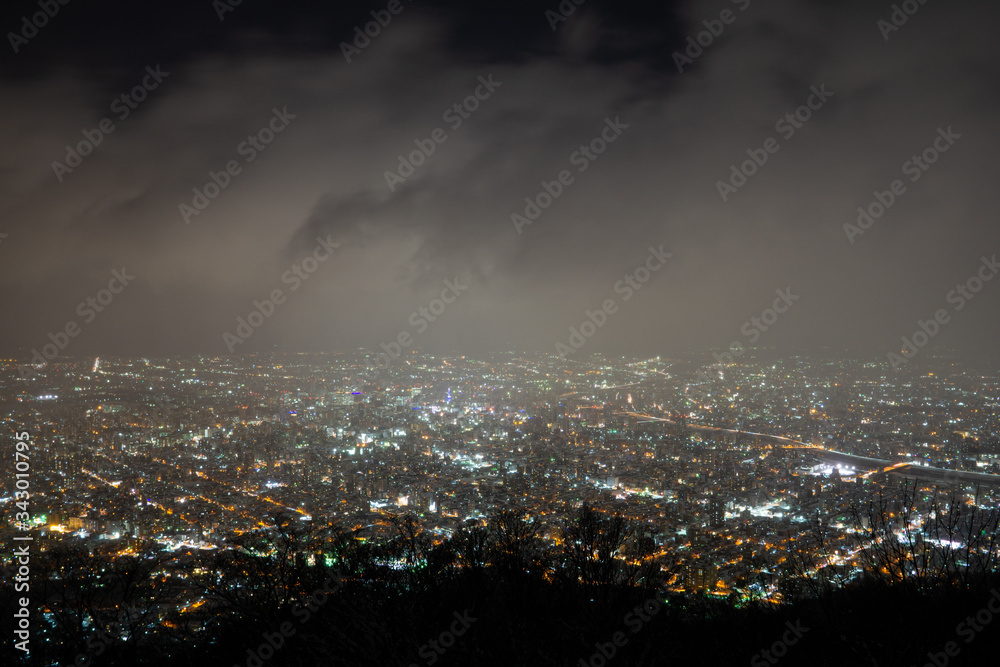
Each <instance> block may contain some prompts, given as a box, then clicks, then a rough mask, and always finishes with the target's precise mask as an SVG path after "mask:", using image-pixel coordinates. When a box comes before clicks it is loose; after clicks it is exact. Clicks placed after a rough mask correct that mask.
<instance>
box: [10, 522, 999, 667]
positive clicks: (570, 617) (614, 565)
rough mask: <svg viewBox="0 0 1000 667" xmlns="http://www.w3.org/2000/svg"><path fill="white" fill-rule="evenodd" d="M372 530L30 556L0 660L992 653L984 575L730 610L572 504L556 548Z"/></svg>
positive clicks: (272, 661)
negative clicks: (675, 589)
mask: <svg viewBox="0 0 1000 667" xmlns="http://www.w3.org/2000/svg"><path fill="white" fill-rule="evenodd" d="M386 522H387V525H386V527H387V528H388V529H389V533H388V534H389V535H390V537H389V538H387V539H383V540H379V541H375V540H362V539H359V535H358V533H356V532H352V531H350V530H345V529H342V528H340V527H338V526H335V525H328V526H322V527H310V528H308V529H303V528H301V527H299V525H298V524H300V523H301V522H293V521H291V520H288V519H287V518H278V520H277V521H276V527H275V528H273V529H270V530H266V531H260V532H254V533H245V534H243V535H238V536H233V537H232V538H231V545H232V547H233V548H230V549H225V550H219V551H217V552H211V553H210V555H199V554H192V553H185V554H179V553H174V554H167V553H162V552H154V551H147V552H143V553H140V554H138V555H134V556H132V555H128V556H122V555H110V554H101V553H90V552H87V551H84V550H82V549H80V548H73V547H63V548H57V549H51V550H48V551H46V552H45V553H44V554H40V555H39V558H38V559H37V560H36V561H35V562H33V564H32V567H33V571H32V590H31V597H32V600H33V602H34V603H35V605H36V607H35V608H36V614H35V616H34V617H33V619H32V641H31V647H32V651H31V655H30V657H29V658H28V659H25V658H24V656H23V655H22V654H19V653H18V652H17V651H15V650H14V648H13V640H12V637H13V626H12V614H13V611H14V609H15V604H14V595H15V593H14V592H13V588H12V586H10V585H6V586H5V587H4V588H3V589H2V590H0V596H2V597H0V612H2V614H3V619H2V626H3V632H4V639H5V643H4V648H3V652H2V655H0V662H2V664H4V665H8V664H11V665H13V664H18V663H20V664H27V665H46V666H49V665H73V664H76V665H80V666H81V667H82V666H83V665H108V666H109V667H110V666H118V665H122V666H129V667H132V666H146V665H149V666H154V665H171V666H173V667H176V666H178V665H182V666H201V665H213V666H215V665H220V666H229V665H240V666H248V667H262V666H264V665H267V666H274V667H278V666H283V665H289V666H291V665H294V666H305V665H352V666H354V665H357V666H367V665H371V666H373V667H374V666H378V667H396V666H402V667H406V666H409V665H439V666H442V667H445V666H449V665H505V666H508V665H509V666H516V665H525V666H531V667H536V666H539V667H540V666H548V665H552V666H555V665H567V666H570V665H573V666H576V665H593V666H595V667H596V666H600V665H623V666H624V665H679V664H684V665H727V666H728V665H751V666H752V667H758V666H763V665H772V664H781V665H837V666H844V665H852V666H853V665H880V666H882V665H924V664H930V665H936V667H942V666H943V665H946V664H947V665H973V664H975V665H986V664H995V657H996V650H997V646H998V645H1000V643H998V639H1000V617H998V618H996V620H994V617H995V616H997V614H995V613H994V612H993V611H991V609H990V606H991V604H992V608H993V609H996V610H998V611H1000V578H998V577H996V574H995V572H993V571H990V570H985V569H984V570H980V571H978V572H975V573H974V574H975V576H966V577H965V578H964V579H962V580H961V581H955V580H953V578H950V577H947V578H945V579H942V578H940V577H939V578H937V579H934V580H928V579H925V580H923V581H921V582H919V583H920V585H913V581H914V580H913V579H912V578H910V579H908V580H903V581H896V580H895V579H894V577H893V576H891V574H892V573H891V572H890V571H889V570H888V569H887V570H886V572H887V573H889V574H890V576H879V564H878V563H877V562H875V561H873V564H872V572H871V575H872V576H870V577H868V578H866V579H865V580H863V581H858V582H854V583H851V584H849V585H846V586H843V587H837V588H834V587H824V588H808V587H807V588H805V589H803V591H805V592H800V593H799V594H798V595H797V596H796V597H795V598H794V599H792V600H791V601H790V602H789V603H786V604H781V605H776V604H773V603H771V602H767V601H756V602H750V603H747V602H738V601H737V600H736V599H735V596H733V597H732V598H730V599H715V598H708V597H704V596H697V595H676V594H669V595H668V594H664V593H662V592H660V591H663V590H665V588H664V584H665V582H666V581H667V580H669V578H670V576H671V575H672V573H673V570H672V568H673V567H674V566H675V563H674V561H672V560H671V558H670V557H669V556H668V555H666V554H665V553H664V552H663V551H662V550H659V551H658V550H657V549H656V546H655V545H654V544H653V542H652V540H651V539H649V536H648V535H645V534H643V532H642V531H641V530H639V529H638V528H637V527H636V526H635V525H633V524H631V523H629V522H628V521H625V520H623V519H622V518H621V517H616V516H613V515H603V514H601V513H598V512H593V511H592V510H590V509H589V508H587V507H584V508H582V509H581V510H580V511H579V512H578V513H577V514H576V515H575V516H574V517H573V518H572V519H571V520H570V521H568V522H566V523H565V524H563V525H561V526H560V527H559V529H558V531H557V532H555V533H551V534H550V536H552V537H555V538H556V539H555V542H556V543H557V544H558V545H559V547H558V548H556V549H552V548H544V547H543V544H545V543H549V544H551V542H547V541H544V540H542V539H541V535H542V531H544V530H548V528H547V527H545V526H543V525H541V524H540V523H538V522H537V521H536V520H534V519H531V518H528V517H526V516H525V515H524V514H523V513H520V512H516V511H508V512H501V513H499V514H497V515H496V516H494V517H492V519H491V520H490V521H489V522H486V524H485V525H482V524H470V525H468V526H466V527H465V528H463V529H462V530H460V531H457V532H456V533H455V534H454V535H453V536H452V537H451V538H450V539H448V540H445V541H443V542H439V543H437V544H434V542H433V541H432V540H431V539H430V537H429V536H428V535H426V534H425V533H424V532H423V531H422V530H421V528H420V525H419V522H417V521H416V520H415V519H413V518H412V517H387V519H386ZM966 573H967V574H968V572H966ZM883 574H884V573H883ZM945 574H946V575H947V573H945ZM7 581H8V582H9V581H10V578H9V577H8V578H7ZM991 601H992V602H991ZM970 617H971V620H970ZM432 642H433V643H432ZM949 642H952V644H951V645H949ZM272 646H276V648H272ZM949 650H950V652H951V655H949ZM764 651H767V653H764ZM605 656H609V657H605Z"/></svg>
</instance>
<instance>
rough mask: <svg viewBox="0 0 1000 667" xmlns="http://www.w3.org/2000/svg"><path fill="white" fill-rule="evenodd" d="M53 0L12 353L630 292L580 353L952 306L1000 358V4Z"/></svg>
mask: <svg viewBox="0 0 1000 667" xmlns="http://www.w3.org/2000/svg"><path fill="white" fill-rule="evenodd" d="M41 4H42V5H49V4H51V5H52V7H55V9H52V7H50V12H51V13H54V16H52V17H44V19H45V20H41V15H40V18H38V19H37V21H38V22H39V23H44V24H45V25H42V27H40V28H37V30H36V29H35V27H34V26H30V27H25V23H24V19H23V18H22V17H25V16H27V17H29V18H28V19H27V20H28V21H29V23H30V21H31V17H32V16H33V15H35V14H37V13H38V12H40V11H42V10H41V9H39V3H38V2H37V0H35V1H33V2H29V1H23V0H12V1H11V2H8V3H6V6H5V7H4V10H3V17H2V26H3V30H4V33H5V40H4V42H5V43H4V46H3V48H4V49H6V53H5V55H3V56H2V58H0V90H2V93H0V94H2V99H3V101H4V104H3V106H2V108H0V128H2V136H3V140H4V146H3V150H2V152H0V174H2V178H0V233H2V234H4V235H5V236H4V237H2V239H0V281H2V294H3V297H2V304H3V317H4V325H3V328H2V333H0V351H3V352H4V353H6V354H9V355H18V356H19V357H20V358H27V357H29V356H30V355H31V351H32V350H33V349H37V350H41V349H42V348H43V346H45V345H46V344H49V343H51V342H52V340H51V338H50V334H53V336H52V338H55V339H57V340H58V339H60V336H59V334H58V332H63V331H66V330H67V327H69V330H70V331H73V332H76V335H72V336H68V335H67V336H66V338H65V342H66V345H65V349H64V350H62V351H61V353H62V354H64V355H67V356H71V357H72V356H84V355H94V354H101V355H113V354H114V355H118V354H120V355H161V354H191V353H198V354H208V355H219V354H228V353H229V351H230V349H232V350H233V351H235V352H236V353H249V352H259V351H266V350H272V349H281V350H293V351H294V350H338V349H348V348H356V347H361V348H365V349H370V350H372V351H378V350H380V349H381V347H380V346H381V345H382V344H383V343H386V344H388V343H389V342H390V341H393V340H396V339H397V338H398V337H399V336H400V335H403V336H404V338H405V337H406V336H409V337H411V338H412V341H413V345H414V346H416V347H417V348H420V349H425V350H430V351H458V352H463V353H472V354H480V353H486V352H489V351H493V350H502V349H510V348H517V349H524V350H534V351H540V352H552V353H555V352H556V351H557V348H556V344H557V343H560V342H562V343H565V344H569V340H570V327H577V328H579V327H580V325H581V324H582V323H583V322H585V321H587V320H588V316H587V314H586V311H588V310H590V311H591V313H594V312H595V311H596V310H597V309H599V308H602V307H603V305H604V304H605V303H606V302H612V303H613V306H614V308H613V309H612V310H613V312H611V313H610V314H606V321H604V320H602V315H601V314H600V313H598V314H597V316H596V318H595V319H597V320H600V321H601V323H602V324H603V326H601V327H599V328H598V327H596V326H595V327H594V329H596V333H595V334H594V335H593V336H592V337H590V338H587V339H586V342H585V345H583V346H582V347H581V348H580V350H579V351H576V352H573V354H581V355H582V354H588V353H590V352H604V353H608V354H626V355H674V354H680V353H684V352H688V351H692V350H698V349H705V348H708V347H713V346H720V347H727V346H729V345H730V343H732V342H734V341H740V342H741V343H743V344H745V345H748V346H749V345H755V346H762V347H767V348H774V349H775V350H776V351H778V352H779V353H786V352H792V351H798V350H803V349H805V350H819V349H820V348H822V347H824V346H836V347H844V348H848V349H850V350H852V351H853V352H856V353H858V354H862V355H872V356H874V355H881V356H882V358H883V359H884V358H885V354H886V352H887V351H888V350H889V349H890V348H898V347H899V346H900V338H901V337H902V336H912V335H913V334H914V332H915V331H919V324H918V320H924V321H925V323H926V321H927V320H933V319H934V318H935V315H936V314H938V315H939V318H940V321H941V322H942V323H940V324H939V326H938V329H937V330H936V333H935V335H934V336H933V337H931V338H930V340H929V342H928V343H927V347H926V349H927V350H935V351H944V350H946V349H948V348H957V349H959V350H960V351H962V352H963V353H965V354H966V355H967V356H968V357H969V358H971V359H985V358H991V359H994V358H996V357H997V356H998V355H997V345H996V341H997V331H998V325H1000V308H998V304H1000V280H996V281H993V280H986V281H985V282H984V283H982V284H981V285H980V284H979V283H978V280H982V279H985V278H986V277H987V276H988V277H989V278H992V277H993V273H995V272H996V271H997V270H1000V267H993V266H992V264H991V263H990V262H989V261H987V262H986V264H985V265H984V263H983V258H984V257H985V258H986V260H990V259H991V258H993V257H994V256H995V254H997V253H1000V232H998V231H997V230H998V224H997V222H998V218H997V211H998V209H1000V187H997V178H998V168H997V167H998V163H1000V158H998V155H1000V152H998V149H1000V125H998V116H997V110H998V101H1000V100H998V95H1000V87H998V85H997V83H998V82H1000V45H998V44H1000V42H998V40H997V28H996V26H997V25H998V24H1000V7H998V5H997V3H995V2H971V1H968V2H963V1H958V2H951V1H949V2H945V1H944V0H927V1H926V2H925V3H924V4H920V3H919V2H917V0H910V1H909V2H906V3H901V4H898V5H897V7H899V9H897V10H895V11H896V13H895V23H893V15H894V9H893V6H892V3H889V2H871V1H864V2H861V1H856V2H818V1H802V0H797V1H791V0H778V1H769V2H764V0H737V1H732V0H714V1H712V2H621V1H614V2H612V1H607V2H602V1H599V0H586V2H584V3H583V4H582V5H579V6H577V5H575V4H574V3H573V2H570V1H569V0H567V2H564V3H562V7H563V8H564V9H568V8H573V10H574V11H573V12H572V14H568V15H567V16H565V17H564V16H561V15H560V14H559V11H560V9H559V8H560V3H559V2H558V1H557V0H550V1H549V2H541V3H534V2H530V3H529V2H516V1H515V2H507V3H470V2H433V1H431V0H416V1H414V2H410V1H409V0H400V1H399V3H398V4H397V3H395V2H393V3H389V2H388V1H386V2H372V3H332V2H322V3H321V2H315V3H313V2H296V3H267V2H263V1H262V0H243V2H242V3H241V4H239V5H237V6H235V7H230V6H229V5H228V4H227V3H225V0H220V2H216V3H213V2H211V1H210V0H201V1H199V2H188V3H177V2H159V1H152V2H141V3H124V2H85V1H84V0H70V1H69V2H68V3H67V4H65V5H62V4H59V3H58V2H57V0H43V1H42V3H41ZM903 5H905V8H906V9H909V10H910V11H911V14H907V13H906V12H905V11H904V7H903ZM223 7H224V8H225V9H224V10H223V9H221V8H223ZM390 7H391V8H394V9H395V10H396V11H397V13H395V14H393V13H392V12H390V11H389V9H388V8H390ZM372 11H374V12H376V17H375V18H373V16H372V14H371V12H372ZM546 12H549V13H548V14H547V13H546ZM220 16H221V18H220ZM378 18H381V19H382V21H383V22H384V23H386V25H384V26H381V25H377V26H376V24H374V23H372V25H371V26H369V30H370V32H372V33H377V34H376V36H374V37H365V38H364V39H362V38H361V37H359V36H358V31H361V32H362V33H363V31H364V29H365V26H366V24H368V23H371V22H373V21H376V20H377V19H378ZM724 19H725V21H724ZM904 19H905V20H904ZM706 21H707V22H708V23H707V25H706V23H705V22H706ZM880 22H881V23H880ZM376 27H377V29H376ZM356 29H357V30H356ZM713 30H714V31H715V32H718V33H719V34H718V35H714V34H712V31H713ZM36 33H37V34H36ZM32 35H33V36H32ZM689 38H691V39H690V40H689ZM366 40H367V41H366ZM692 40H693V41H692ZM699 40H701V42H702V44H700V45H699V44H698V41H699ZM359 44H360V45H361V46H360V47H359V46H358V45H359ZM692 44H694V45H693V46H692ZM345 45H348V46H345ZM679 70H683V71H679ZM151 72H153V73H156V74H152V73H151ZM484 81H485V82H487V83H488V85H486V84H484V83H483V82H484ZM137 86H138V87H139V90H138V91H137V93H136V94H135V95H133V89H136V87H137ZM477 93H478V95H479V97H478V98H477V97H476V95H477ZM123 95H125V96H128V97H127V98H123V97H122V96H123ZM138 98H144V99H142V100H141V101H138ZM810 104H811V105H812V108H810ZM455 105H458V107H459V108H458V110H456V109H455ZM133 107H134V108H133ZM788 114H791V116H788ZM796 114H798V117H796ZM102 123H103V127H104V128H109V127H112V126H113V131H111V132H107V133H105V132H104V131H102V130H101V129H100V128H101V127H102ZM279 129H280V131H278V130H279ZM88 136H90V137H94V138H98V139H99V142H97V143H98V145H97V146H96V147H95V148H94V149H93V151H92V152H90V151H89V144H88V142H89V141H90V140H89V139H87V137H88ZM435 136H436V137H437V139H438V140H437V141H435V139H434V138H433V137H435ZM251 137H252V141H250V140H249V139H248V138H251ZM602 137H603V138H602ZM441 139H443V141H441ZM267 141H270V143H266V142H267ZM935 142H937V143H936V144H935ZM81 143H82V144H83V146H82V150H81V151H79V152H81V153H82V152H89V153H90V154H89V155H86V156H80V157H79V159H77V158H76V157H74V156H72V155H71V156H67V146H69V147H71V149H72V150H74V151H76V149H77V147H79V146H80V145H81ZM255 144H256V145H257V146H259V148H258V147H255ZM935 145H936V148H935ZM420 146H423V147H425V148H424V149H421V148H419V147H420ZM428 146H430V147H432V148H433V152H431V151H430V150H427V149H426V147H428ZM421 150H423V152H426V153H430V154H429V155H424V154H423V153H418V154H417V156H416V158H415V159H414V160H413V162H419V163H420V164H419V166H414V167H413V170H412V173H410V171H409V167H407V166H404V167H403V168H402V171H400V156H401V155H402V156H404V158H406V160H407V161H410V158H409V156H410V155H411V154H412V153H414V151H421ZM748 151H749V152H748ZM925 151H926V152H925ZM914 156H916V157H917V158H918V162H914V161H913V158H914ZM754 157H756V158H757V163H753V162H752V160H753V159H754ZM251 158H252V159H251ZM925 159H926V160H928V161H927V162H925ZM748 160H750V161H751V162H749V163H747V161H748ZM930 161H933V163H932V164H931V163H929V162H930ZM53 163H59V164H55V165H54V164H53ZM744 163H747V164H744ZM73 164H75V165H76V166H71V165H73ZM734 165H735V167H734ZM227 167H229V168H231V170H232V173H226V170H227ZM734 168H735V170H736V172H738V175H734V173H733V169H734ZM741 170H742V173H739V172H741ZM387 172H395V176H392V175H389V176H387ZM212 173H214V174H215V176H216V181H217V182H222V183H225V187H219V188H214V186H209V187H207V188H206V185H207V184H211V183H212V177H211V174H212ZM401 173H402V174H403V175H404V176H405V178H404V177H403V176H400V174H401ZM745 173H750V174H751V175H749V176H745ZM407 174H409V175H407ZM560 176H561V177H562V178H563V179H564V181H563V183H560V182H559V180H560ZM543 181H544V182H545V183H547V184H548V185H547V189H548V193H547V192H546V186H543ZM894 181H898V183H896V184H895V189H896V193H893V192H892V190H893V187H894V186H893V183H894ZM737 186H738V187H737ZM195 190H198V191H199V192H201V193H206V190H207V191H208V193H210V194H215V195H216V196H215V197H213V198H211V199H208V198H207V197H206V199H205V200H201V199H200V197H201V195H196V193H195ZM876 191H877V192H878V193H881V194H879V195H876ZM540 193H544V194H543V195H542V196H540ZM549 193H556V194H557V196H554V197H553V196H551V194H549ZM526 198H529V199H531V200H534V201H536V202H537V203H539V204H546V206H545V208H544V209H541V208H540V209H539V210H538V211H537V212H536V211H534V209H533V208H531V207H530V206H529V204H528V203H527V202H526V201H525V199H526ZM878 198H881V199H882V200H883V203H885V202H888V201H889V200H890V199H892V200H893V201H892V203H891V205H888V206H886V207H885V211H884V213H883V214H882V215H881V216H880V217H878V218H877V219H873V220H872V221H871V224H868V225H867V229H862V228H861V227H856V225H857V221H858V218H859V212H858V207H859V206H860V207H864V208H865V209H871V210H873V211H875V212H877V211H878V209H879V208H880V207H881V206H882V204H879V205H878V206H874V207H873V203H877V202H878ZM201 204H206V205H205V206H204V207H203V210H198V208H197V206H200V205H201ZM182 205H184V206H183V207H182ZM188 207H190V208H188ZM526 209H527V210H526ZM192 210H193V211H194V212H192ZM185 211H186V212H185ZM535 213H538V215H535ZM515 214H516V216H520V217H514V218H513V219H512V216H515ZM532 216H533V217H535V219H534V220H528V218H529V217H532ZM519 221H520V222H519ZM845 225H848V227H846V228H845ZM852 225H854V226H855V227H852ZM318 239H322V240H323V241H324V242H325V243H326V245H327V246H331V244H336V245H337V246H338V247H337V248H336V249H335V250H333V251H332V252H331V251H328V250H326V249H325V248H324V247H323V245H321V244H319V241H318ZM651 247H652V248H653V250H655V251H657V252H658V253H660V254H661V256H662V255H665V254H669V255H670V256H669V258H666V259H659V260H655V261H652V260H651V251H650V248H651ZM661 248H662V249H661ZM303 262H305V263H304V264H303ZM647 262H648V263H647ZM653 266H655V267H656V268H655V269H654V270H651V271H650V270H649V268H641V267H650V268H651V267H653ZM293 267H299V271H300V272H301V276H299V275H296V273H295V269H294V268H293ZM303 267H304V268H303ZM123 268H124V269H125V274H126V275H125V279H124V281H122V280H120V279H114V280H113V276H114V274H113V272H114V271H119V272H121V271H122V269H123ZM305 269H313V271H312V272H311V273H310V272H308V271H306V270H305ZM637 270H638V271H637ZM977 274H978V275H979V276H980V278H978V279H976V278H975V277H976V276H977ZM627 275H628V276H633V278H632V280H634V281H636V284H637V285H639V288H638V289H632V288H630V287H628V286H627V283H625V282H619V281H623V280H624V279H625V277H626V276H627ZM129 276H134V278H131V277H129ZM641 278H648V281H647V282H645V283H641V282H640V281H639V279H641ZM970 279H973V280H972V284H971V285H969V287H968V288H967V287H965V286H966V285H967V281H969V280H970ZM109 281H110V282H111V286H112V288H113V290H118V293H113V291H108V292H104V293H103V295H102V293H101V290H103V289H106V288H108V286H109ZM123 282H124V283H127V284H125V286H124V288H122V283H123ZM449 285H451V286H453V287H454V286H458V288H459V289H457V290H455V289H453V287H449ZM959 285H962V286H963V287H962V289H963V290H964V289H974V288H976V287H979V286H981V290H980V291H979V292H977V293H975V294H973V293H972V292H971V291H970V292H969V298H966V297H965V296H962V295H961V293H960V292H959V291H955V292H953V291H952V290H956V289H957V287H958V286H959ZM276 290H280V295H281V299H280V301H281V303H277V304H275V305H274V306H273V312H270V311H271V310H272V308H271V307H270V306H269V305H268V304H266V303H263V302H264V301H265V300H268V299H270V297H271V295H272V294H274V293H275V291H276ZM448 290H451V291H448ZM789 290H790V291H789ZM776 292H782V293H784V294H785V295H786V297H788V295H789V294H791V295H793V296H792V297H788V298H787V300H786V301H780V298H781V297H780V296H778V295H777V294H776ZM443 293H444V294H445V295H446V296H447V300H451V301H452V302H451V303H445V302H444V301H439V302H437V303H436V304H435V299H440V298H441V297H442V294H443ZM456 295H457V296H456ZM626 297H628V298H626ZM88 298H94V299H98V300H99V299H101V298H103V299H105V301H106V303H104V304H101V303H100V301H97V304H98V307H99V308H100V312H98V309H97V307H94V306H93V305H92V304H91V305H87V299H88ZM776 299H777V300H779V301H780V305H781V308H782V309H784V312H782V313H780V314H777V316H776V318H775V317H772V316H770V315H768V316H767V317H769V318H770V320H769V321H770V322H771V324H770V325H764V326H766V330H764V329H763V328H758V327H757V325H756V324H753V323H752V322H753V320H752V319H751V318H754V317H757V318H760V317H761V316H762V315H763V314H765V313H766V310H767V309H768V308H771V307H772V306H773V305H775V304H776ZM255 300H256V301H257V302H259V303H261V304H263V305H262V306H261V309H262V310H265V311H268V312H265V313H264V314H265V315H267V314H270V316H269V317H267V318H266V319H264V320H263V323H262V324H261V325H260V326H259V327H256V328H252V329H251V331H252V335H249V336H243V335H242V334H238V333H235V332H237V318H239V317H243V318H247V317H248V316H249V315H250V313H251V312H252V311H254V309H255V305H254V301H255ZM787 303H791V305H790V306H786V304H787ZM442 305H443V308H442ZM420 308H431V309H432V310H431V311H427V312H433V311H434V310H437V312H438V313H439V314H436V315H433V317H434V321H433V322H432V321H430V318H426V317H424V315H422V314H420V311H419V309H420ZM941 312H943V313H944V315H941ZM414 314H415V315H414ZM945 316H947V317H945ZM765 321H768V320H765ZM762 324H763V322H762ZM930 328H931V329H934V327H933V326H932V327H930ZM227 332H229V333H230V334H233V335H236V336H238V337H239V339H238V342H236V343H235V344H234V343H232V340H233V339H232V338H231V337H230V338H229V339H228V340H229V341H230V343H229V344H227V341H226V339H224V334H226V333H227ZM246 332H247V329H244V331H243V333H246ZM244 338H245V340H244ZM50 349H51V348H50Z"/></svg>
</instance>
